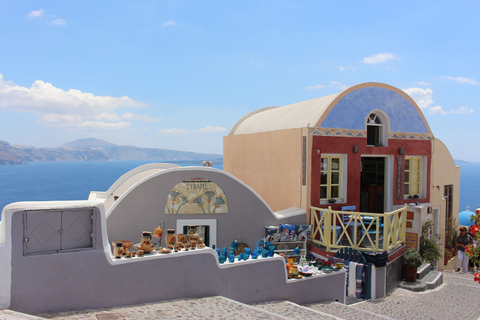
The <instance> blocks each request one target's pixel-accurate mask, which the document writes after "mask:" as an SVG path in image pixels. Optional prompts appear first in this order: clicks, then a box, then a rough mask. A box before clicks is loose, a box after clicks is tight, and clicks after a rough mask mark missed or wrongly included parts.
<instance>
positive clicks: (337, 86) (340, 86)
mask: <svg viewBox="0 0 480 320" xmlns="http://www.w3.org/2000/svg"><path fill="white" fill-rule="evenodd" d="M324 88H335V89H338V90H344V89H346V88H347V86H346V85H344V84H342V83H340V82H338V81H330V84H329V85H324V84H317V85H315V86H309V87H305V89H308V90H321V89H324Z"/></svg>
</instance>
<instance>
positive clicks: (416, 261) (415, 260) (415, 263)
mask: <svg viewBox="0 0 480 320" xmlns="http://www.w3.org/2000/svg"><path fill="white" fill-rule="evenodd" d="M403 261H404V263H405V264H406V265H407V266H409V267H411V268H418V267H420V266H421V265H422V263H423V261H422V256H421V255H420V253H418V252H417V250H415V249H413V248H408V249H407V251H405V253H404V255H403Z"/></svg>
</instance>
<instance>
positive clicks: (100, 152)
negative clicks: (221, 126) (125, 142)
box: [0, 138, 222, 165]
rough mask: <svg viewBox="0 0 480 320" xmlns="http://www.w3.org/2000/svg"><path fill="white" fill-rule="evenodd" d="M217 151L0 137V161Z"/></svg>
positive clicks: (197, 156)
mask: <svg viewBox="0 0 480 320" xmlns="http://www.w3.org/2000/svg"><path fill="white" fill-rule="evenodd" d="M221 158H222V155H221V154H208V153H195V152H187V151H177V150H168V149H154V148H138V147H134V146H120V145H115V144H113V143H110V142H107V141H104V140H100V139H94V138H88V139H80V140H75V141H71V142H68V143H65V144H63V145H61V146H59V147H57V148H35V147H32V146H15V145H10V144H9V143H8V142H6V141H1V140H0V165H2V164H3V165H5V164H22V163H26V162H35V161H106V160H156V161H173V160H177V161H178V160H215V159H221Z"/></svg>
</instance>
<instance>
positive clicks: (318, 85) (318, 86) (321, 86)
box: [305, 84, 325, 90]
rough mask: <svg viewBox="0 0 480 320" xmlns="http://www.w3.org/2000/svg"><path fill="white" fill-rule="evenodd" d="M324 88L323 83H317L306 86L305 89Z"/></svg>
mask: <svg viewBox="0 0 480 320" xmlns="http://www.w3.org/2000/svg"><path fill="white" fill-rule="evenodd" d="M323 88H325V85H323V84H317V85H315V86H310V87H306V88H305V89H308V90H320V89H323Z"/></svg>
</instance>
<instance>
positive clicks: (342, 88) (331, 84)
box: [330, 81, 348, 90]
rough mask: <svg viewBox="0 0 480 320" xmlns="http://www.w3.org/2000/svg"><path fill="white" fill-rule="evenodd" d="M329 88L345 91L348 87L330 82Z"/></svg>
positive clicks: (336, 82)
mask: <svg viewBox="0 0 480 320" xmlns="http://www.w3.org/2000/svg"><path fill="white" fill-rule="evenodd" d="M330 87H332V88H337V89H339V90H345V89H347V87H348V86H346V85H344V84H343V83H341V82H338V81H330Z"/></svg>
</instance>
